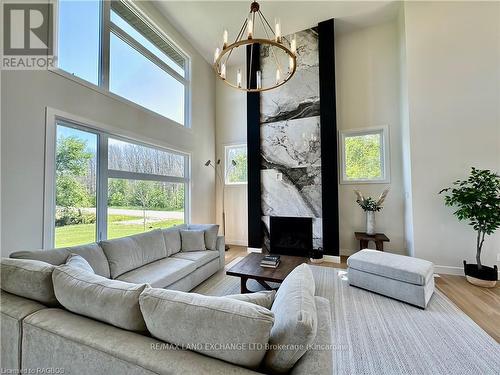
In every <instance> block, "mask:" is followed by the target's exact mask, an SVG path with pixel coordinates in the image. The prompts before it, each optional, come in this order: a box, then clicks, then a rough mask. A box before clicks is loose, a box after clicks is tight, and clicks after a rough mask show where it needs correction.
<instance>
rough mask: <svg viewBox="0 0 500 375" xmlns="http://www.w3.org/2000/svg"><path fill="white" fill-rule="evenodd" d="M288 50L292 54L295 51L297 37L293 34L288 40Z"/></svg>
mask: <svg viewBox="0 0 500 375" xmlns="http://www.w3.org/2000/svg"><path fill="white" fill-rule="evenodd" d="M290 51H292V53H293V54H295V53H296V52H297V39H296V38H295V35H294V36H293V38H292V41H291V42H290Z"/></svg>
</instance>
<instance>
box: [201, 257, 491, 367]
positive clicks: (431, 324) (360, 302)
mask: <svg viewBox="0 0 500 375" xmlns="http://www.w3.org/2000/svg"><path fill="white" fill-rule="evenodd" d="M239 260H241V259H238V258H237V259H235V260H234V261H233V262H231V263H230V264H229V265H227V266H226V268H230V267H231V266H233V265H234V264H236V262H238V261H239ZM311 268H312V270H313V274H314V278H315V281H316V294H317V295H319V296H322V297H325V298H327V299H328V300H329V301H330V307H331V310H332V321H333V327H332V340H333V344H334V348H335V349H334V351H333V363H334V371H333V373H334V374H346V375H347V374H349V375H351V374H377V375H379V374H388V375H389V374H390V375H392V374H394V375H398V374H415V375H417V374H418V375H421V374H422V375H424V374H425V375H427V374H454V375H457V374H474V375H489V374H491V375H500V345H499V344H498V343H497V342H496V341H495V340H494V339H493V338H492V337H490V336H489V335H488V334H487V333H486V332H484V331H483V330H482V329H481V328H480V327H479V326H478V325H477V324H476V323H475V322H474V321H472V320H471V319H470V318H469V317H468V316H467V315H466V314H465V313H463V312H462V311H461V310H460V309H458V308H457V307H456V306H455V305H454V304H453V303H452V302H451V301H450V300H449V299H448V298H447V297H446V296H445V295H444V294H442V293H441V292H439V291H438V290H436V291H435V293H434V295H433V297H432V298H431V301H430V302H429V305H428V307H427V309H426V310H421V309H419V308H417V307H414V306H411V305H408V304H405V303H402V302H399V301H396V300H393V299H390V298H387V297H383V296H380V295H378V294H374V293H370V292H368V291H365V290H362V289H358V288H354V287H351V286H349V284H348V280H347V276H346V272H345V270H340V269H336V268H327V267H320V266H311ZM248 286H249V288H250V289H252V290H261V289H262V287H261V286H260V285H259V284H258V283H257V282H255V283H252V282H251V281H249V282H248ZM194 291H195V292H197V293H201V294H206V295H213V296H221V295H227V294H235V293H239V292H240V279H239V278H237V277H234V276H227V275H225V272H223V271H220V272H219V273H217V274H216V275H214V276H213V277H212V278H210V279H208V280H207V281H206V282H205V283H203V284H201V285H200V286H199V287H197V288H196V289H195V290H194Z"/></svg>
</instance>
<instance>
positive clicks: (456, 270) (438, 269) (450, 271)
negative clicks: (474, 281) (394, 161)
mask: <svg viewBox="0 0 500 375" xmlns="http://www.w3.org/2000/svg"><path fill="white" fill-rule="evenodd" d="M434 273H442V274H445V275H459V276H463V275H464V269H463V267H450V266H438V265H435V266H434Z"/></svg>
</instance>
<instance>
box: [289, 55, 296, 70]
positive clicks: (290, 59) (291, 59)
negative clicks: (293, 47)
mask: <svg viewBox="0 0 500 375" xmlns="http://www.w3.org/2000/svg"><path fill="white" fill-rule="evenodd" d="M294 65H295V61H293V57H292V56H290V57H289V58H288V73H289V74H292V72H293V67H294Z"/></svg>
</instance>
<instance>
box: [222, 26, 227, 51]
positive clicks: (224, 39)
mask: <svg viewBox="0 0 500 375" xmlns="http://www.w3.org/2000/svg"><path fill="white" fill-rule="evenodd" d="M227 39H228V33H227V30H224V32H223V33H222V42H223V43H224V44H223V48H226V47H227Z"/></svg>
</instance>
